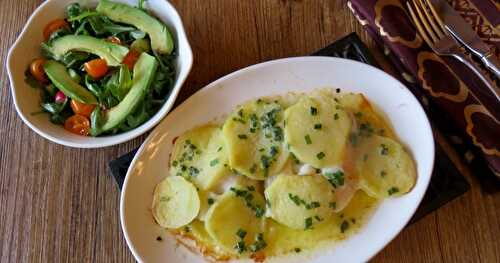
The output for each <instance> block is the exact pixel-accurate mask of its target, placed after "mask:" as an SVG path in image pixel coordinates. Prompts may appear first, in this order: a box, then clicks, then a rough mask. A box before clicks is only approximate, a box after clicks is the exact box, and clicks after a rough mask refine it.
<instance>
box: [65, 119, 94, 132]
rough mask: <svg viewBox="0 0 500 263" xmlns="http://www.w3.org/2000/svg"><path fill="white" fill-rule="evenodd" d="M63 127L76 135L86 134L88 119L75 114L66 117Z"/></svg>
mask: <svg viewBox="0 0 500 263" xmlns="http://www.w3.org/2000/svg"><path fill="white" fill-rule="evenodd" d="M64 129H65V130H67V131H69V132H72V133H75V134H78V135H83V136H87V135H89V132H90V120H89V119H88V118H87V117H85V116H83V115H78V114H75V115H73V116H71V117H69V118H68V119H66V121H65V122H64Z"/></svg>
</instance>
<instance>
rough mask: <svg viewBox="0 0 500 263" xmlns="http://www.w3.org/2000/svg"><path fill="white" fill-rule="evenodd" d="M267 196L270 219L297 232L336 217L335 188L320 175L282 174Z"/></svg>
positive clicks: (271, 186)
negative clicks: (334, 213)
mask: <svg viewBox="0 0 500 263" xmlns="http://www.w3.org/2000/svg"><path fill="white" fill-rule="evenodd" d="M265 195H266V199H267V200H268V203H269V204H268V206H269V207H270V209H271V213H270V214H271V217H272V218H273V219H274V220H276V221H278V222H279V223H281V224H284V225H286V226H288V227H291V228H294V229H309V228H311V227H313V225H314V224H315V223H318V222H320V221H323V220H324V219H328V218H329V217H331V216H332V215H333V211H334V210H333V209H334V207H332V205H333V204H334V203H335V195H334V188H333V187H332V186H331V185H330V183H329V182H328V181H327V180H326V179H325V177H323V176H321V175H305V176H302V175H294V174H280V175H278V176H277V177H276V179H274V180H273V181H272V183H271V184H270V185H269V186H268V187H267V188H266V190H265Z"/></svg>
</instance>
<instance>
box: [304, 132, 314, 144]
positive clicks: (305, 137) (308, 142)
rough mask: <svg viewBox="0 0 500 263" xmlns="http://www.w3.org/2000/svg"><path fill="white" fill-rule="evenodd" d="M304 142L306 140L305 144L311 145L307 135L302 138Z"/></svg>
mask: <svg viewBox="0 0 500 263" xmlns="http://www.w3.org/2000/svg"><path fill="white" fill-rule="evenodd" d="M304 140H306V144H311V143H312V141H311V137H310V136H309V134H307V135H306V136H304Z"/></svg>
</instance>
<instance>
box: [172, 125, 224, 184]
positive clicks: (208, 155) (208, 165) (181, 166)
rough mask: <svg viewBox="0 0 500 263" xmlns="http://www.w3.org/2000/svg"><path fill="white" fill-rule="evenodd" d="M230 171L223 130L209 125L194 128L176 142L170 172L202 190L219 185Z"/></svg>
mask: <svg viewBox="0 0 500 263" xmlns="http://www.w3.org/2000/svg"><path fill="white" fill-rule="evenodd" d="M230 172H231V170H230V169H229V167H228V164H227V149H226V147H225V143H224V139H223V137H222V132H221V129H220V128H219V127H218V126H217V125H213V124H208V125H205V126H201V127H198V128H195V129H192V130H190V131H188V132H186V133H184V134H183V135H181V136H179V138H177V140H176V141H175V145H174V149H173V151H172V157H171V159H170V173H171V174H172V175H180V176H183V177H185V178H186V179H188V180H190V181H192V182H193V183H194V184H195V185H196V186H197V187H199V188H200V189H202V190H207V189H210V188H212V187H213V186H214V185H216V184H217V183H218V182H219V181H220V180H222V179H223V178H224V177H226V176H228V175H229V173H230Z"/></svg>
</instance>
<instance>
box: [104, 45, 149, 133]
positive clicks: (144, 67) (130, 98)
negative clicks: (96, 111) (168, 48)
mask: <svg viewBox="0 0 500 263" xmlns="http://www.w3.org/2000/svg"><path fill="white" fill-rule="evenodd" d="M157 68H158V62H157V61H156V59H155V58H154V57H153V56H151V55H148V54H147V53H142V54H141V55H140V56H139V59H138V60H137V62H136V63H135V65H134V73H133V78H132V88H130V91H129V92H128V93H127V95H126V96H125V98H124V99H123V100H122V101H121V102H120V103H119V104H118V105H116V106H115V107H113V108H111V109H110V110H108V111H107V112H105V113H104V116H103V117H104V118H103V123H102V127H101V128H100V130H101V131H102V132H106V131H109V130H112V129H114V128H116V127H118V126H119V125H120V124H121V123H122V122H123V121H125V120H126V119H127V117H128V116H129V115H130V114H131V113H133V112H134V110H135V109H136V108H137V106H138V105H139V104H140V103H141V102H142V100H143V99H144V96H145V95H146V92H147V90H148V88H149V86H150V85H151V82H152V81H153V79H154V76H155V73H156V69H157Z"/></svg>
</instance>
